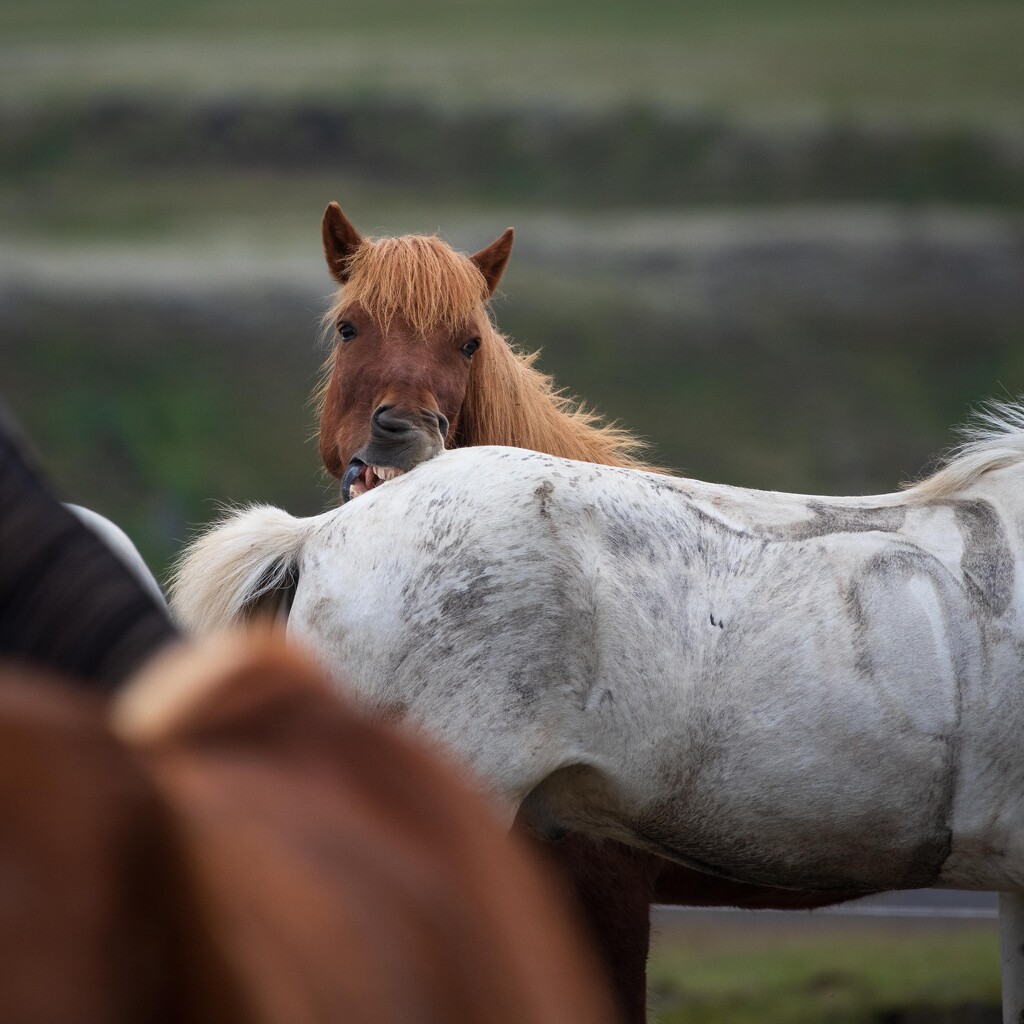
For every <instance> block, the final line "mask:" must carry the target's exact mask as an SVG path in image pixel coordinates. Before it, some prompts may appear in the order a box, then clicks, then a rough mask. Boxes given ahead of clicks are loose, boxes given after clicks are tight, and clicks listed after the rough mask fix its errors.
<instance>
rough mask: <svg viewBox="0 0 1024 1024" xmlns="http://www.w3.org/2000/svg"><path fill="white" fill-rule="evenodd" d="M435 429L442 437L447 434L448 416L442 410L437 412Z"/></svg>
mask: <svg viewBox="0 0 1024 1024" xmlns="http://www.w3.org/2000/svg"><path fill="white" fill-rule="evenodd" d="M437 429H438V431H440V434H441V437H442V438H444V437H447V436H448V417H447V416H445V414H444V413H443V412H439V413H438V414H437Z"/></svg>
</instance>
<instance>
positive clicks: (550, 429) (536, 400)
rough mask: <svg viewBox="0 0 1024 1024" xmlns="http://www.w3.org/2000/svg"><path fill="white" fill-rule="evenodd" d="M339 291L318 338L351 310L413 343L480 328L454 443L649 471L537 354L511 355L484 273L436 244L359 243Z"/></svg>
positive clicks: (323, 385) (633, 443) (321, 394)
mask: <svg viewBox="0 0 1024 1024" xmlns="http://www.w3.org/2000/svg"><path fill="white" fill-rule="evenodd" d="M346 271H347V273H348V275H349V278H348V281H347V283H346V284H345V285H344V287H342V288H341V290H340V291H339V293H338V296H337V298H336V299H335V301H334V303H333V304H332V305H331V308H330V309H329V310H328V311H327V313H326V314H325V315H324V327H325V332H329V331H331V330H333V327H334V324H335V323H336V322H337V320H338V319H339V318H340V317H341V315H342V314H343V313H344V312H345V310H346V309H347V308H350V307H351V306H352V305H354V304H355V303H359V304H360V305H361V306H362V308H363V309H364V310H365V311H366V312H367V313H368V314H369V315H370V316H371V317H373V318H374V319H375V320H376V321H377V322H378V323H379V324H380V325H381V327H382V329H383V330H385V331H386V330H387V329H388V327H389V326H390V324H391V323H392V321H394V320H395V319H401V320H402V321H403V322H405V323H407V324H409V326H410V327H412V329H413V330H414V331H415V332H417V333H419V334H420V335H421V336H426V335H427V334H429V333H431V332H432V331H435V330H438V329H440V328H445V329H452V328H458V327H459V326H462V325H464V324H466V323H469V322H471V321H472V320H474V319H476V320H478V321H482V322H483V323H484V324H486V325H487V326H486V327H485V328H484V332H483V335H482V340H483V344H482V345H481V347H480V350H479V351H478V352H477V354H476V356H475V357H474V358H473V366H472V370H471V371H470V379H469V387H468V389H467V392H466V397H465V401H464V402H463V406H462V412H461V415H460V420H459V431H458V440H457V445H458V447H460V448H465V447H471V446H474V445H491V444H493V445H510V446H512V447H516V448H529V449H532V450H533V451H539V452H545V453H547V454H548V455H556V456H560V457H562V458H567V459H578V460H579V461H581V462H595V463H599V464H602V465H608V466H623V467H629V468H633V469H652V468H653V467H650V466H647V465H645V464H644V462H643V458H642V453H643V451H644V448H645V445H644V443H643V442H642V441H641V440H640V439H639V438H637V437H634V436H633V435H632V434H630V433H629V432H628V431H625V430H623V429H621V428H620V427H618V426H616V425H615V424H602V422H601V418H600V417H599V416H598V415H597V414H596V413H594V412H592V411H591V410H589V409H587V408H586V407H585V406H584V405H583V404H582V403H580V402H579V401H577V400H576V399H574V398H572V397H570V396H568V395H566V394H565V393H563V392H562V391H560V390H558V389H557V388H555V386H554V383H553V381H552V379H551V377H550V376H548V375H547V374H545V373H542V372H541V371H540V370H537V369H535V368H534V366H533V364H534V362H535V361H536V359H537V356H538V355H539V353H538V352H534V353H532V354H529V355H524V354H521V353H518V352H516V351H515V350H514V349H513V348H512V347H511V345H510V344H509V342H508V340H507V339H506V338H505V337H504V336H503V335H502V334H501V333H500V332H499V331H497V330H496V329H495V328H494V326H493V324H492V322H491V318H490V310H489V306H488V302H487V285H486V281H485V280H484V276H483V274H482V273H481V272H480V270H479V269H478V268H477V266H476V265H475V264H474V263H473V261H472V260H470V259H469V257H468V256H465V255H464V254H462V253H458V252H456V251H455V250H453V249H452V248H451V247H450V246H449V245H448V244H447V243H446V242H444V241H442V240H441V239H440V238H438V237H436V236H433V235H431V236H424V235H403V236H400V237H397V238H382V239H378V240H376V241H370V240H366V241H364V243H363V244H362V245H360V246H359V248H358V249H357V250H356V252H355V253H354V255H353V256H352V257H350V259H349V261H348V264H347V266H346ZM332 366H333V354H332V355H331V356H329V357H328V359H327V362H326V364H325V366H324V374H323V376H322V378H321V382H320V385H319V386H318V388H317V390H316V392H315V393H314V400H315V402H316V404H317V408H318V410H319V411H320V412H322V410H323V403H324V400H325V397H326V389H327V388H328V387H329V384H330V377H331V369H332Z"/></svg>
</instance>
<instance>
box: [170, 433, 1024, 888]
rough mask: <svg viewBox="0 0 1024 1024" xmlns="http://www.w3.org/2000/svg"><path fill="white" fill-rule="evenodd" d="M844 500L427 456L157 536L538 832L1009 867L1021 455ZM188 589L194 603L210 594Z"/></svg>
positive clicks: (1019, 693) (709, 852) (775, 855)
mask: <svg viewBox="0 0 1024 1024" xmlns="http://www.w3.org/2000/svg"><path fill="white" fill-rule="evenodd" d="M960 482H961V483H963V484H964V486H965V489H963V490H960V491H958V492H956V493H946V492H943V491H942V490H941V489H938V488H935V487H932V488H931V491H930V492H929V495H930V499H929V500H928V501H923V500H922V499H921V496H920V494H915V492H914V491H910V492H905V493H901V494H889V495H882V496H876V497H870V498H863V499H851V498H835V499H834V498H811V497H801V496H795V495H785V494H775V493H770V492H757V491H748V490H742V489H738V488H730V487H723V486H718V485H712V484H704V483H700V482H697V481H692V480H673V479H670V478H666V477H661V476H657V475H653V474H645V473H638V472H633V471H628V470H619V469H611V468H605V467H598V466H593V465H589V464H582V463H574V462H568V461H565V460H559V459H555V458H551V457H548V456H545V455H539V454H536V453H533V452H524V451H519V450H516V449H503V448H471V449H464V450H461V451H455V452H450V453H446V454H444V455H443V456H440V457H439V458H437V459H434V460H433V461H431V462H429V463H426V464H424V465H422V466H420V467H418V468H417V469H415V470H414V471H412V472H411V473H409V474H407V475H405V476H403V477H401V478H399V479H398V480H396V481H394V482H392V483H389V484H386V485H384V486H381V487H379V488H376V489H375V490H373V491H372V492H370V493H369V494H367V495H365V496H363V497H360V498H359V499H358V500H357V501H354V502H352V503H350V504H349V505H346V506H345V507H344V508H342V509H339V510H337V511H335V512H330V513H327V514H325V515H323V516H319V517H316V518H314V519H309V520H292V519H290V517H287V516H285V515H284V514H283V513H281V512H279V511H277V510H262V509H256V510H252V511H250V512H247V513H241V514H240V515H238V516H237V517H235V518H234V519H233V520H231V521H229V523H228V524H227V525H225V526H223V527H221V528H220V530H219V531H214V532H212V533H211V534H209V535H207V537H205V538H203V539H202V540H201V541H200V542H199V544H198V545H197V546H196V547H195V548H194V549H193V551H192V552H191V553H190V555H189V557H188V560H187V561H186V562H185V563H184V565H183V569H182V573H181V578H180V581H179V584H178V596H177V606H178V609H179V614H180V615H181V616H182V618H183V620H184V621H186V622H191V623H193V624H194V625H196V626H198V627H202V626H204V625H205V626H210V625H221V624H223V622H224V620H226V619H228V618H230V617H231V616H232V615H234V614H236V613H237V612H238V611H240V610H241V609H242V608H243V607H244V606H245V605H246V604H248V603H250V602H251V600H252V599H253V597H254V596H255V594H256V591H257V590H263V591H266V590H268V589H273V587H274V586H275V585H276V584H277V582H278V581H279V580H281V579H283V578H284V577H285V576H288V575H294V573H296V572H297V579H298V582H297V586H296V587H295V591H294V603H293V606H292V608H291V612H290V617H289V630H290V631H291V632H292V633H293V634H294V635H296V636H297V637H301V638H302V640H303V641H304V642H305V643H306V644H308V645H309V646H310V647H311V648H312V649H313V650H314V651H316V652H317V654H318V656H319V657H320V658H321V659H322V660H323V662H324V663H325V664H326V665H327V666H329V667H330V668H331V670H332V671H334V672H336V673H337V675H338V678H339V679H342V680H344V681H345V685H346V687H347V688H349V689H350V690H351V691H352V692H354V693H356V694H357V695H358V696H359V698H360V699H361V700H362V701H364V702H365V703H366V704H367V705H369V706H371V707H375V708H378V709H380V710H381V711H382V713H386V714H388V715H392V716H398V717H403V718H405V719H406V720H407V721H409V722H411V723H415V724H416V725H418V726H419V727H421V728H423V729H425V730H426V731H428V732H429V733H431V734H432V735H434V736H435V737H436V738H438V739H439V740H441V741H442V742H444V743H446V744H448V745H450V746H451V747H452V748H453V749H454V750H455V751H456V752H457V753H458V755H459V756H460V757H461V758H463V759H464V760H465V761H466V762H467V763H468V764H469V765H471V766H472V768H473V769H475V770H476V771H477V772H478V773H479V775H480V776H481V777H482V779H483V780H484V784H485V785H486V786H487V787H488V788H490V789H491V790H493V791H494V793H496V794H497V796H498V797H499V798H500V799H501V800H502V801H503V802H504V804H505V806H506V808H507V811H508V815H509V819H510V820H511V816H512V815H513V814H514V813H515V812H516V811H517V810H521V811H522V813H524V814H525V815H528V816H529V817H530V818H532V820H533V821H534V822H535V823H536V824H537V825H538V827H540V828H541V829H542V830H550V831H553V832H554V831H557V830H559V829H560V828H562V827H566V826H568V827H572V828H574V829H577V830H583V831H586V830H592V831H597V832H601V833H604V834H607V835H611V836H615V837H617V838H621V839H625V840H627V841H629V842H633V843H636V844H639V845H642V846H645V847H647V848H648V849H651V850H654V851H656V852H658V853H661V854H665V855H667V856H670V857H674V858H676V859H679V860H681V861H683V862H684V863H688V864H693V865H696V866H699V867H702V868H705V869H708V870H712V871H715V872H718V873H721V874H724V875H727V876H731V877H735V878H738V879H742V880H746V881H753V882H763V883H770V884H774V885H784V886H792V887H795V888H801V889H813V890H824V889H830V888H835V889H843V890H847V891H848V890H851V889H857V888H863V889H864V890H877V889H891V888H901V887H916V886H926V885H943V886H951V887H963V888H979V889H1002V890H1008V889H1021V888H1024V800H1022V797H1024V749H1022V744H1021V734H1022V726H1024V603H1022V602H1024V593H1022V588H1024V572H1022V567H1021V558H1022V554H1024V537H1022V526H1024V463H1022V462H1021V460H1018V461H1017V463H1016V464H1014V465H1002V466H1000V467H996V468H993V469H991V471H983V472H980V473H978V474H976V475H975V478H974V479H963V480H961V481H960ZM211 609H215V610H213V611H211Z"/></svg>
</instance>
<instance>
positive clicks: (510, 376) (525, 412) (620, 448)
mask: <svg viewBox="0 0 1024 1024" xmlns="http://www.w3.org/2000/svg"><path fill="white" fill-rule="evenodd" d="M538 354H539V353H536V352H535V353H533V354H531V355H526V356H523V355H519V354H518V353H517V352H515V351H513V350H512V348H511V347H510V346H509V344H508V342H507V341H506V340H505V339H504V338H503V337H502V336H501V335H500V334H498V333H497V332H494V336H493V340H492V342H491V344H490V345H488V346H487V350H486V354H485V353H484V352H483V351H481V356H483V359H482V360H481V365H480V366H479V367H475V368H474V370H475V372H474V374H473V376H472V377H471V379H470V384H469V389H468V391H467V394H466V402H465V405H464V406H463V411H462V415H461V419H460V431H459V441H458V445H459V447H469V446H472V445H509V446H511V447H515V448H527V449H530V450H531V451H538V452H544V453H545V454H548V455H555V456H557V457H559V458H565V459H576V460H577V461H580V462H594V463H597V464H599V465H605V466H621V467H628V468H632V469H646V468H650V467H647V466H646V465H645V464H644V462H643V460H642V458H641V453H642V449H643V443H642V442H641V441H640V440H639V439H638V438H636V437H634V436H633V435H632V434H630V433H629V432H628V431H625V430H622V429H621V428H619V427H616V426H614V425H602V423H601V421H600V418H599V417H598V416H597V414H596V413H593V412H591V411H590V410H589V409H587V408H586V407H585V406H584V405H582V404H581V403H580V402H578V401H577V400H575V399H574V398H572V397H569V396H566V395H564V394H563V393H562V392H560V391H558V390H557V389H556V388H555V386H554V382H553V381H552V379H551V377H550V376H549V375H547V374H545V373H542V372H541V371H540V370H537V369H535V368H534V366H533V363H534V361H535V360H536V358H537V355H538Z"/></svg>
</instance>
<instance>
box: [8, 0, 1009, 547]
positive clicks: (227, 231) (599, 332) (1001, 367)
mask: <svg viewBox="0 0 1024 1024" xmlns="http://www.w3.org/2000/svg"><path fill="white" fill-rule="evenodd" d="M0 50H2V53H3V60H2V61H0V97H2V98H0V137H2V138H3V146H2V147H0V239H2V244H0V311H2V314H3V320H2V323H3V332H2V337H0V365H2V367H3V371H2V377H0V388H2V391H3V392H4V393H5V394H6V395H7V396H8V399H9V401H10V402H11V403H12V405H13V406H14V408H15V411H16V412H17V413H18V414H19V416H20V417H21V418H22V419H23V420H24V421H25V423H26V425H27V427H28V428H29V430H30V431H31V433H32V434H33V435H34V436H35V438H36V439H37V440H38V442H39V445H40V448H41V449H42V453H43V456H44V458H45V460H46V461H47V463H48V465H49V466H50V469H51V471H52V473H53V474H54V476H55V477H56V479H57V480H58V481H59V483H60V484H61V486H62V487H63V488H64V489H65V491H66V493H67V494H69V495H71V496H73V497H74V498H75V499H76V500H80V501H82V502H85V503H87V504H90V505H93V506H95V507H97V508H98V509H100V510H101V511H103V512H105V513H107V514H108V515H110V516H112V517H114V518H115V519H117V520H118V521H119V522H122V523H123V524H124V525H125V526H126V527H127V528H128V530H129V532H130V533H131V534H132V535H133V537H135V538H136V540H137V541H138V543H139V544H140V545H141V547H142V548H143V550H144V552H145V553H146V554H147V556H149V557H150V559H152V560H153V561H155V562H156V564H157V565H159V566H162V565H164V564H165V563H166V561H167V559H168V558H169V556H170V555H171V554H172V553H173V551H174V550H175V549H176V547H177V545H178V544H179V542H180V541H181V540H182V539H183V538H184V537H185V536H186V535H187V533H188V531H189V529H190V527H191V526H193V525H195V524H197V523H200V522H202V521H204V520H205V519H207V518H208V517H209V516H210V515H211V513H212V511H213V501H214V500H218V501H223V500H228V501H245V500H257V499H259V500H268V501H274V502H278V503H281V504H283V505H285V506H287V507H288V508H289V509H291V510H292V511H293V512H296V513H303V512H311V511H314V510H317V509H319V508H320V507H322V505H323V503H324V502H329V501H332V500H333V488H331V487H328V486H327V485H326V482H325V481H323V480H322V478H320V476H319V475H318V474H319V469H318V461H317V457H316V452H315V447H314V446H313V445H312V444H310V443H309V438H310V436H311V434H312V431H313V429H314V424H313V417H312V414H311V411H310V409H309V408H308V406H307V404H306V399H307V395H308V392H309V390H310V388H311V386H312V384H313V382H314V379H315V377H316V373H317V367H318V365H319V363H320V361H321V359H322V357H323V352H322V351H321V350H320V349H319V348H318V343H317V340H316V336H317V319H318V316H319V314H320V312H321V310H322V308H323V300H324V297H325V295H326V294H327V293H328V291H329V281H328V278H327V275H326V272H325V270H324V268H323V264H322V260H321V255H320V243H319V218H320V214H321V212H322V210H323V207H324V206H325V204H326V203H327V201H328V200H330V199H338V200H340V201H341V203H342V205H343V206H344V208H345V209H346V211H347V212H348V214H349V215H350V217H351V218H352V220H353V221H354V222H355V223H356V225H357V226H358V227H359V228H360V229H361V230H362V231H363V232H364V233H400V232H405V231H433V230H440V231H441V232H442V233H443V234H444V235H445V236H446V237H448V238H449V240H450V241H452V243H453V244H455V245H456V246H457V247H460V248H464V249H467V250H471V251H472V250H474V249H476V248H479V247H480V246H482V245H484V244H486V243H487V242H489V241H490V240H491V239H492V238H493V237H494V236H495V235H497V233H498V232H499V231H500V230H501V229H503V228H504V227H505V226H506V225H507V224H514V225H515V226H516V228H517V232H518V234H517V244H516V251H515V253H514V254H513V259H512V262H511V264H510V267H509V270H508V272H507V274H506V277H505V279H504V281H503V293H504V294H503V296H502V297H501V298H500V299H499V301H498V302H497V304H496V314H497V319H498V322H499V324H500V326H501V327H502V328H503V329H504V330H506V331H507V332H508V333H510V334H511V335H512V336H513V338H515V339H516V340H517V341H518V342H519V343H520V344H522V345H523V346H524V347H528V348H534V347H541V348H542V349H543V353H544V354H543V365H544V366H545V367H546V368H547V369H549V370H551V371H554V372H555V373H556V375H557V376H558V378H559V380H560V381H561V382H562V383H563V384H564V385H566V386H568V387H569V388H570V389H571V390H574V391H576V392H578V393H579V394H580V395H581V396H583V397H585V398H586V399H587V400H588V401H590V402H592V403H594V404H595V405H596V406H597V407H598V408H599V409H600V410H601V411H603V412H604V413H606V414H607V415H608V416H610V417H612V418H615V419H618V420H620V421H622V422H623V423H624V424H626V425H627V426H629V427H631V428H632V429H634V430H636V431H638V432H639V433H641V434H643V435H644V436H646V437H647V438H649V440H650V441H651V444H652V446H653V451H654V455H655V458H656V459H658V460H660V461H661V462H663V463H664V464H665V465H668V466H672V467H675V468H678V469H680V470H683V471H685V472H687V473H690V474H692V475H702V476H707V477H712V478H714V479H716V480H720V481H724V482H733V483H739V484H749V485H757V486H766V487H776V488H781V489H800V490H820V491H834V492H843V491H871V490H879V489H888V488H891V487H892V486H893V485H894V484H895V483H896V482H897V481H898V480H900V479H903V478H906V477H907V476H910V475H914V474H917V473H919V472H920V471H921V470H922V468H923V466H924V463H925V461H926V460H927V458H928V457H929V456H930V455H931V454H933V453H934V452H935V451H936V450H937V449H939V448H942V447H944V446H945V445H946V444H947V443H948V442H949V440H950V435H949V433H948V428H949V426H950V425H951V424H953V423H955V422H957V421H960V420H962V419H963V418H964V416H965V414H966V412H967V410H968V407H969V406H970V405H971V404H972V403H974V402H976V401H978V400H979V399H981V398H983V397H985V396H989V395H1002V396H1005V395H1007V394H1012V393H1016V392H1017V391H1018V390H1024V345H1022V341H1024V288H1022V283H1024V220H1022V211H1024V61H1022V59H1021V54H1022V53H1024V6H1022V5H1021V4H1020V3H1019V2H1018V0H1014V2H1005V0H927V2H925V0H886V2H881V0H863V2H861V3H858V4H849V3H846V2H839V0H815V2H813V3H812V2H810V0H776V2H773V3H771V4H763V3H753V2H750V0H694V2H689V3H678V2H671V3H670V2H667V0H647V2H646V3H640V4H632V5H625V4H619V5H610V4H598V5H594V4H592V3H582V2H577V0H563V2H562V3H559V4H550V3H547V2H544V3H541V2H535V0H529V2H526V3H518V4H514V5H512V4H506V3H498V2H497V0H477V2H474V3H468V2H456V0H425V2H416V3H413V2H410V0H381V2H378V3H376V4H366V5H360V6H355V5H342V6H338V5H331V4H327V3H324V2H322V0H290V2H289V3H282V2H280V0H274V2H270V0H248V2H245V3H243V2H242V0H212V2H206V3H203V2H195V3H176V4H169V3H165V2H157V0H136V2H133V3H130V4H129V3H127V2H124V0H90V2H89V3H87V4H83V3H80V2H78V0H43V2H40V0H7V2H6V3H5V4H4V5H3V7H2V8H0Z"/></svg>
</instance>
